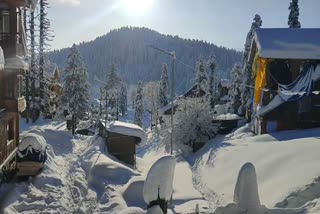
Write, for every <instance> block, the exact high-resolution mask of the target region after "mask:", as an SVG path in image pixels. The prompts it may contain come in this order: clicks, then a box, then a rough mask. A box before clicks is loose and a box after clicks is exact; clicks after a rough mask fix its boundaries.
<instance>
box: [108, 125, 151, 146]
mask: <svg viewBox="0 0 320 214" xmlns="http://www.w3.org/2000/svg"><path fill="white" fill-rule="evenodd" d="M107 130H108V131H110V132H113V133H118V134H123V135H127V136H134V137H137V138H140V139H141V141H140V143H141V144H145V142H146V140H147V135H146V133H145V131H144V130H143V129H142V128H141V127H140V126H137V125H135V124H132V123H125V122H120V121H114V122H111V123H109V124H108V127H107Z"/></svg>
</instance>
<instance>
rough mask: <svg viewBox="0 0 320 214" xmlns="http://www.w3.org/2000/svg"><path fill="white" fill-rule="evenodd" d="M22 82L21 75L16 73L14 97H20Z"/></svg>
mask: <svg viewBox="0 0 320 214" xmlns="http://www.w3.org/2000/svg"><path fill="white" fill-rule="evenodd" d="M22 82H23V76H22V75H18V76H17V84H16V98H19V97H22Z"/></svg>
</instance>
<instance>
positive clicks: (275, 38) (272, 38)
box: [254, 28, 320, 59]
mask: <svg viewBox="0 0 320 214" xmlns="http://www.w3.org/2000/svg"><path fill="white" fill-rule="evenodd" d="M319 38H320V28H260V29H256V31H255V34H254V41H255V43H256V45H257V48H258V51H259V56H260V57H262V58H273V59H320V39H319Z"/></svg>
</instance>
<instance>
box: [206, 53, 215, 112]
mask: <svg viewBox="0 0 320 214" xmlns="http://www.w3.org/2000/svg"><path fill="white" fill-rule="evenodd" d="M207 67H208V85H207V88H208V89H207V92H208V94H207V99H208V101H209V103H210V106H211V108H214V100H215V95H214V90H215V87H214V85H215V83H214V81H215V79H214V76H215V69H216V60H215V57H214V56H211V57H210V58H209V60H208V62H207Z"/></svg>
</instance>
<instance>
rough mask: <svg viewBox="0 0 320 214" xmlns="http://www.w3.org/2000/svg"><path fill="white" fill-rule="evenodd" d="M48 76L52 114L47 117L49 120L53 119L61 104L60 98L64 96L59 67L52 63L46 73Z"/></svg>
mask: <svg viewBox="0 0 320 214" xmlns="http://www.w3.org/2000/svg"><path fill="white" fill-rule="evenodd" d="M46 76H47V78H48V81H49V89H50V91H51V95H50V112H49V115H46V117H47V118H53V117H54V116H55V115H56V113H57V109H58V104H59V97H60V96H61V95H62V90H63V89H62V85H61V84H60V81H61V73H60V70H59V67H58V65H57V64H55V63H51V64H50V66H48V69H47V71H46Z"/></svg>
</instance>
